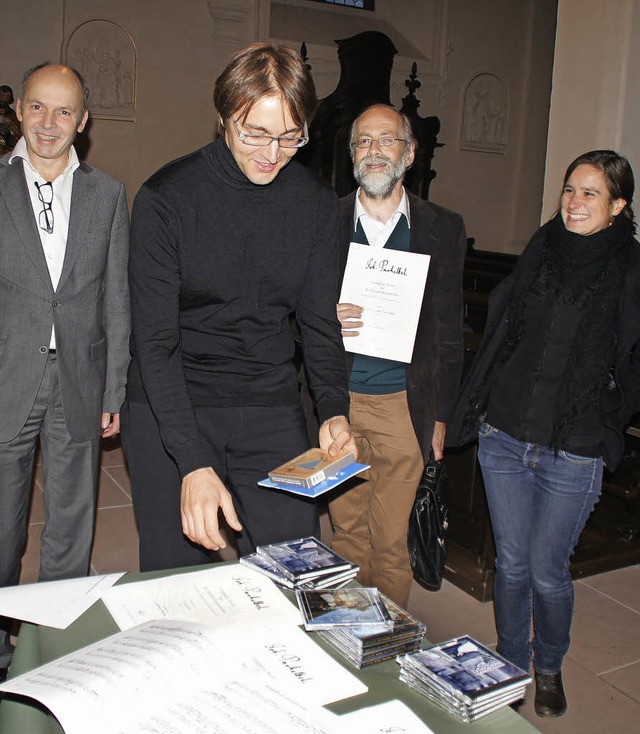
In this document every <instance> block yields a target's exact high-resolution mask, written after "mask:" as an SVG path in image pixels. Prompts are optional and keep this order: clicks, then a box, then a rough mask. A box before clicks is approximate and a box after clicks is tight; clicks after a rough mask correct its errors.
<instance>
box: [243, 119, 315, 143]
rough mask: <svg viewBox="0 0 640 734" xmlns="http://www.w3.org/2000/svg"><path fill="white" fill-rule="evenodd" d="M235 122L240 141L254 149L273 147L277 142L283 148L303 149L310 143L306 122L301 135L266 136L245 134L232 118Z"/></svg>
mask: <svg viewBox="0 0 640 734" xmlns="http://www.w3.org/2000/svg"><path fill="white" fill-rule="evenodd" d="M231 122H233V124H234V126H235V129H236V134H237V136H238V139H239V140H240V141H241V142H242V143H244V144H245V145H251V146H253V147H254V148H265V147H266V146H267V145H271V143H273V141H274V140H275V141H277V143H278V145H279V146H280V147H281V148H302V147H303V146H304V145H306V144H307V143H308V142H309V130H308V128H307V123H306V122H305V123H304V125H303V126H302V133H301V134H300V135H280V136H275V135H264V134H258V133H245V132H243V131H242V130H241V129H240V125H238V121H237V120H234V119H233V117H232V118H231Z"/></svg>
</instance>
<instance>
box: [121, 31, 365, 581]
mask: <svg viewBox="0 0 640 734" xmlns="http://www.w3.org/2000/svg"><path fill="white" fill-rule="evenodd" d="M214 102H215V105H216V109H217V110H218V113H219V115H220V126H221V131H222V135H221V137H220V138H219V139H218V140H216V141H215V142H213V143H211V144H210V145H207V146H206V147H204V148H202V149H201V150H198V151H196V152H194V153H192V154H190V155H187V156H185V157H184V158H181V159H180V160H178V161H174V162H173V163H170V164H169V165H167V166H165V167H164V168H162V169H161V170H160V171H158V172H157V173H156V174H155V175H154V176H152V177H151V178H150V179H149V180H148V181H147V182H146V183H145V184H144V185H143V187H142V189H141V190H140V192H139V193H138V196H137V197H136V201H135V204H134V209H133V215H132V245H131V259H130V284H131V288H132V291H133V293H132V321H133V335H132V357H133V358H132V362H131V367H130V370H129V376H128V385H127V400H126V402H125V406H124V409H123V413H124V417H123V424H124V425H123V429H122V434H123V440H124V447H125V451H126V454H127V460H128V463H129V469H130V472H131V479H132V485H133V501H134V509H135V513H136V520H137V523H138V528H139V531H140V566H141V569H142V570H150V569H155V568H171V567H177V566H184V565H193V564H197V563H202V562H206V561H207V560H209V551H210V550H218V549H220V548H223V547H224V546H225V540H224V538H223V536H222V535H221V534H220V529H219V524H218V513H219V510H222V512H223V514H224V516H225V519H226V521H227V523H228V525H229V526H230V527H231V528H233V530H235V531H236V532H237V540H238V548H239V550H240V552H241V553H242V554H245V553H248V552H251V551H252V550H253V549H254V548H255V546H256V545H260V544H265V543H272V542H277V541H280V540H285V539H290V538H294V537H300V536H304V535H312V534H315V535H317V534H318V533H319V526H318V516H317V510H316V506H315V505H314V504H313V503H311V502H309V501H306V500H303V499H298V498H296V497H294V496H293V495H289V494H287V493H281V492H274V491H271V490H266V489H262V488H260V487H258V486H257V484H256V482H257V481H258V480H259V479H261V478H263V477H264V476H266V474H267V472H268V471H269V470H270V469H272V468H274V467H276V466H278V465H279V464H282V463H284V462H285V461H287V460H288V459H290V458H292V457H293V456H295V455H297V454H299V453H301V452H302V451H304V450H305V449H306V448H308V437H307V434H306V429H305V420H304V416H303V413H302V409H301V406H300V401H299V396H298V385H297V375H296V370H295V368H294V365H293V362H292V358H293V354H294V340H293V335H292V332H291V328H290V316H292V315H293V316H295V319H296V321H297V324H298V327H299V330H300V336H301V342H302V350H303V357H304V362H305V367H306V371H307V375H308V378H309V383H310V386H311V390H312V394H313V397H314V400H315V406H316V410H317V412H318V416H319V418H320V422H321V427H320V437H319V439H320V446H321V447H322V448H324V449H327V450H328V451H329V453H331V454H333V453H336V452H337V451H338V450H339V449H341V448H343V447H346V448H348V449H350V450H354V449H355V445H354V441H353V438H352V436H351V431H350V428H349V423H348V420H347V418H346V417H345V416H347V415H348V411H349V398H348V392H347V382H346V374H345V365H344V351H343V348H342V340H341V337H340V324H339V322H338V320H337V318H336V313H335V300H336V295H337V283H338V278H339V265H338V255H337V211H336V201H335V197H334V195H333V193H332V192H331V191H330V189H329V188H328V187H327V186H326V185H325V184H323V183H322V182H321V181H320V180H319V179H317V178H316V177H315V176H314V174H312V173H311V172H309V171H308V170H307V169H305V168H304V167H302V166H301V165H299V164H297V163H296V162H295V161H292V158H293V156H294V155H295V153H296V152H297V150H298V148H300V147H301V146H303V145H304V144H305V143H306V142H307V122H308V120H309V118H310V116H311V115H312V113H313V110H314V108H315V104H316V98H315V90H314V88H313V81H312V80H311V77H310V75H309V73H308V71H307V69H306V68H305V66H304V63H303V62H302V60H301V58H300V57H299V56H298V55H297V54H296V53H295V52H293V51H291V50H290V49H287V48H284V47H279V48H274V47H271V46H268V45H265V44H255V45H253V46H250V47H248V48H247V49H244V50H242V51H240V52H238V53H237V54H235V55H234V56H233V57H232V59H231V61H230V63H229V65H228V66H227V68H226V69H225V70H224V71H223V73H222V74H221V75H220V77H219V78H218V79H217V81H216V87H215V91H214Z"/></svg>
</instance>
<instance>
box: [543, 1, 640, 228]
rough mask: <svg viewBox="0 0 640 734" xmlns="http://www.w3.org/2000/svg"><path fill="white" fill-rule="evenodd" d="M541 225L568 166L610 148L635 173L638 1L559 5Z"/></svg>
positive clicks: (639, 106) (638, 166) (638, 156)
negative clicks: (587, 155)
mask: <svg viewBox="0 0 640 734" xmlns="http://www.w3.org/2000/svg"><path fill="white" fill-rule="evenodd" d="M555 57H556V61H555V66H554V72H553V95H552V104H551V113H550V119H549V143H548V151H547V171H546V180H545V193H544V208H543V220H545V219H547V218H548V217H549V216H550V215H551V214H552V213H553V211H554V210H555V208H556V205H557V201H558V195H559V193H560V186H561V184H562V178H563V176H564V172H565V170H566V168H567V166H568V164H569V163H570V162H571V161H572V160H573V159H574V158H576V157H577V156H578V155H580V154H581V153H585V152H586V151H588V150H596V149H601V148H612V149H614V150H617V151H618V152H619V153H621V154H622V155H625V156H626V157H628V158H629V160H630V162H631V165H632V166H633V168H634V170H635V171H636V177H638V176H639V175H640V135H639V134H638V130H639V129H640V1H639V0H608V2H607V3H602V2H599V0H560V2H559V6H558V34H557V41H556V53H555Z"/></svg>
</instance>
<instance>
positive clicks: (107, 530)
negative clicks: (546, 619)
mask: <svg viewBox="0 0 640 734" xmlns="http://www.w3.org/2000/svg"><path fill="white" fill-rule="evenodd" d="M41 488H42V476H41V473H40V469H39V468H38V469H37V471H36V487H35V491H34V499H33V503H32V508H31V517H30V525H29V538H28V543H27V550H26V553H25V556H24V559H23V567H22V576H21V582H22V583H28V582H31V581H34V580H35V577H36V575H37V566H38V553H39V541H40V531H41V528H42V522H43V502H42V491H41ZM98 508H99V509H98V516H97V526H96V537H95V543H94V549H93V556H92V562H91V570H92V573H96V574H102V573H109V572H112V571H123V570H124V571H135V570H137V568H138V561H137V535H136V527H135V522H134V519H133V511H132V506H131V491H130V483H129V478H128V474H127V470H126V467H125V465H124V459H123V455H122V449H121V448H120V446H119V444H117V443H114V444H112V446H111V447H110V448H107V449H106V450H105V451H104V453H103V460H102V469H101V475H100V487H99V497H98ZM330 535H331V528H330V524H329V521H328V518H327V516H326V514H325V515H324V516H323V537H324V540H325V541H327V540H330ZM224 556H225V559H228V558H232V557H234V556H233V552H232V551H230V550H227V551H226V552H225V553H224ZM409 611H410V612H412V613H413V614H415V615H416V616H418V617H419V618H420V619H422V620H423V621H424V622H425V623H426V624H427V627H428V630H427V635H428V637H429V638H430V639H431V640H434V641H436V640H444V639H446V638H448V637H452V636H454V635H456V634H462V633H467V634H470V635H472V636H474V637H476V638H477V639H478V640H479V641H481V642H483V643H485V644H488V645H492V646H493V645H495V642H496V632H495V627H494V623H493V608H492V605H491V604H490V603H489V604H483V603H481V602H478V601H476V600H475V599H473V598H472V597H470V596H468V595H467V594H465V593H463V592H462V591H460V590H459V589H458V588H456V587H455V586H453V585H451V584H449V583H448V582H446V581H445V583H444V584H443V587H442V589H441V590H440V591H439V592H429V591H426V590H425V589H423V588H421V587H420V586H418V585H417V584H414V586H413V589H412V592H411V598H410V602H409ZM564 677H565V688H566V691H567V697H568V699H569V711H568V712H567V714H566V715H565V716H564V717H562V718H560V719H555V720H554V719H551V720H543V719H539V718H537V717H536V715H535V713H534V711H533V702H532V700H527V701H526V703H525V705H524V706H523V708H522V709H521V715H522V716H524V717H525V718H526V719H528V720H529V721H530V722H531V723H532V724H533V725H534V726H536V727H537V728H538V729H539V730H540V731H542V732H548V734H632V733H633V734H635V733H638V732H640V566H634V567H631V568H625V569H621V570H618V571H612V572H609V573H604V574H601V575H599V576H592V577H590V578H586V579H582V580H580V581H578V582H577V583H576V612H575V618H574V625H573V633H572V647H571V650H570V652H569V655H568V657H567V659H566V663H565V668H564ZM470 731H471V729H470Z"/></svg>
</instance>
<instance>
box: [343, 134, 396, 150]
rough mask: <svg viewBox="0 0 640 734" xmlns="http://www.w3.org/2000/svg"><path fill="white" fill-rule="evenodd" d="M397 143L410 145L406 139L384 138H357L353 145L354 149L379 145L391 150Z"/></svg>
mask: <svg viewBox="0 0 640 734" xmlns="http://www.w3.org/2000/svg"><path fill="white" fill-rule="evenodd" d="M396 142H398V143H408V142H409V141H408V140H405V139H404V138H390V137H383V138H366V137H364V136H363V137H361V138H356V139H355V140H354V141H353V142H352V143H351V147H352V148H361V149H362V148H370V147H371V146H372V145H373V144H374V143H378V145H379V146H380V147H381V148H390V147H391V146H392V145H395V144H396Z"/></svg>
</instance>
